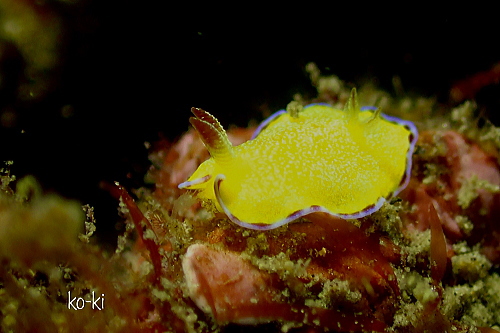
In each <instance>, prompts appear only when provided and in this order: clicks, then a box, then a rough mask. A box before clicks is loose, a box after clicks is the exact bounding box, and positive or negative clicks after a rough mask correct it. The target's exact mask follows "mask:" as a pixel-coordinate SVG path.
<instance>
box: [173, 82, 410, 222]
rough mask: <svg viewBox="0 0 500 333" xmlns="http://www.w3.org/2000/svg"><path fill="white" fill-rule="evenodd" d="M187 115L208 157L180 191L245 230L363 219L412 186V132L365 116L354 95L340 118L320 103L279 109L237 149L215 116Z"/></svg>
mask: <svg viewBox="0 0 500 333" xmlns="http://www.w3.org/2000/svg"><path fill="white" fill-rule="evenodd" d="M371 109H373V108H371ZM192 112H193V113H194V115H195V116H196V117H192V118H191V119H190V122H191V124H192V125H193V127H194V128H195V129H196V130H197V131H198V132H199V134H200V136H201V138H202V140H203V142H204V144H205V146H206V147H207V149H208V151H209V152H210V155H211V158H210V159H209V160H207V161H205V162H203V163H202V164H201V165H200V166H199V167H198V169H197V170H196V171H195V172H194V174H193V175H192V176H191V177H190V178H189V179H188V181H186V182H184V183H182V184H180V185H179V188H187V189H193V190H197V191H198V192H197V195H198V197H200V198H202V199H208V200H212V201H213V202H215V204H216V207H217V209H219V210H220V211H223V212H225V213H226V214H227V216H228V217H229V218H230V219H231V220H232V221H233V222H235V223H237V224H239V225H241V226H244V227H247V228H252V229H273V228H276V227H279V226H281V225H283V224H285V223H288V222H290V221H292V220H295V219H297V218H299V217H302V216H305V215H307V214H310V213H313V212H326V213H329V214H331V215H334V216H338V217H341V218H346V219H351V218H360V217H363V216H366V215H369V214H371V213H373V212H374V211H376V210H378V209H379V208H380V207H381V206H382V204H383V203H384V201H385V200H386V199H387V198H390V197H391V196H393V195H396V194H397V193H399V192H400V191H401V190H402V189H403V188H404V187H406V185H407V184H408V181H409V174H410V169H411V157H412V154H413V150H414V147H415V142H416V140H417V135H418V134H417V129H416V127H415V126H414V125H413V123H411V122H409V121H404V120H400V119H398V118H394V117H389V116H386V115H382V114H380V113H379V112H378V110H376V111H375V112H374V111H370V110H366V111H362V110H361V109H360V108H359V107H358V105H357V101H356V90H355V89H353V91H352V93H351V97H350V99H349V101H348V103H347V105H346V107H345V109H344V110H343V111H342V110H337V109H334V108H332V107H330V106H327V105H321V104H312V105H309V106H306V107H304V109H303V110H302V111H301V112H299V113H298V114H288V113H286V112H285V111H283V110H282V111H279V112H277V113H276V114H274V115H273V116H271V117H270V118H269V119H268V120H266V121H264V122H263V124H261V126H259V128H258V129H257V132H256V136H255V138H253V139H252V140H250V141H247V142H245V143H243V144H241V145H239V146H235V147H233V146H232V145H231V143H230V142H229V140H228V138H227V135H226V132H225V131H224V129H223V128H222V126H221V125H220V124H219V122H218V121H217V120H216V119H215V117H213V116H212V115H210V114H209V113H208V112H206V111H203V110H201V109H196V108H193V109H192Z"/></svg>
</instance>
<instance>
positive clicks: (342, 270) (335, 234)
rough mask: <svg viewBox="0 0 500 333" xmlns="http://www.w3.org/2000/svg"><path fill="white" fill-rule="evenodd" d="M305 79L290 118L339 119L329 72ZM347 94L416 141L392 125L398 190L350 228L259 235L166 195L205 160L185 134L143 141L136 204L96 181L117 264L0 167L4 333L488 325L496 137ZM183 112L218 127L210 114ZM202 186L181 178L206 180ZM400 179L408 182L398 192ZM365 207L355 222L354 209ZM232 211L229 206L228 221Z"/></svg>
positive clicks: (312, 224) (337, 84) (343, 94)
mask: <svg viewBox="0 0 500 333" xmlns="http://www.w3.org/2000/svg"><path fill="white" fill-rule="evenodd" d="M308 70H309V71H310V73H311V78H312V81H313V84H314V85H315V86H316V87H317V88H318V97H317V99H314V100H307V101H306V100H304V99H303V98H302V97H301V96H297V97H296V100H295V101H294V105H295V106H294V107H293V108H290V109H296V110H298V113H297V115H298V117H301V112H306V111H307V107H306V108H304V109H302V111H300V109H301V108H300V107H298V106H306V105H309V104H311V103H328V104H329V105H332V107H333V108H334V109H336V110H341V109H342V108H343V107H344V106H345V105H346V103H347V101H348V100H349V96H350V89H347V88H346V87H345V85H344V83H343V82H342V81H340V80H338V79H337V78H335V77H332V76H330V77H323V76H321V75H320V74H319V72H318V71H317V69H316V68H315V67H314V65H309V66H308ZM359 99H360V104H362V105H363V104H367V105H370V104H373V101H374V100H380V101H381V102H380V104H377V106H381V107H382V110H383V112H384V113H387V114H392V115H394V116H397V117H400V118H402V119H407V118H412V119H411V120H412V122H414V123H415V124H416V127H418V129H419V138H418V142H416V144H415V150H414V151H412V149H410V147H411V144H412V143H411V142H412V141H411V139H412V138H415V139H416V132H412V133H415V134H414V135H413V136H412V134H411V133H410V132H411V131H408V127H406V128H405V127H404V126H403V129H404V130H406V133H405V138H406V143H405V144H406V146H405V147H402V151H403V153H402V154H403V159H402V164H403V165H404V166H403V167H402V168H399V169H402V170H403V171H401V170H400V171H399V174H398V180H397V181H396V182H395V185H394V186H392V187H391V188H390V189H389V190H388V191H387V192H384V193H383V195H382V197H383V198H386V200H385V201H384V202H383V203H382V204H381V205H380V207H377V208H378V210H372V211H370V212H369V214H364V215H362V216H356V217H357V218H353V217H354V216H350V217H351V218H350V219H348V220H346V219H342V218H339V216H336V215H335V214H330V213H329V212H325V211H316V212H314V213H313V212H310V213H311V214H303V215H301V216H296V218H295V219H293V221H292V220H290V221H287V222H290V223H287V224H283V223H282V225H281V226H279V227H276V228H274V229H272V230H256V229H258V228H253V229H249V228H245V227H242V226H240V225H237V224H235V223H232V222H231V220H230V218H228V216H227V215H226V214H225V210H224V209H223V207H222V206H223V205H221V204H220V201H218V199H217V198H216V193H215V192H216V191H217V190H214V193H213V194H214V197H213V198H211V197H208V199H212V200H207V197H203V196H202V197H203V199H204V200H199V198H198V197H197V192H195V191H193V190H186V189H179V188H177V185H178V184H179V183H181V182H184V181H185V180H186V179H187V178H188V177H189V176H190V175H192V174H193V173H194V172H195V170H196V169H197V168H198V166H199V165H200V164H201V163H202V162H204V161H205V160H206V159H208V158H209V157H210V156H209V155H208V152H207V150H206V149H205V148H204V146H203V144H202V142H201V141H200V140H199V139H198V137H197V134H196V132H195V131H194V130H192V129H191V130H189V131H188V132H187V133H186V134H185V135H184V136H183V137H182V138H180V140H179V141H178V142H177V143H175V144H170V143H166V142H159V143H158V144H157V145H156V148H155V150H154V152H153V153H152V155H151V160H152V162H153V164H154V167H152V168H151V171H150V173H149V174H148V179H149V180H150V181H152V182H154V184H155V188H154V190H152V191H151V190H148V189H146V188H143V189H140V190H138V191H136V192H135V193H136V195H137V197H138V198H139V200H137V201H135V200H134V199H133V198H132V197H131V195H130V194H129V193H128V192H127V191H126V189H124V188H123V187H121V186H120V185H119V184H114V185H107V188H108V190H109V191H110V192H111V193H112V194H113V195H114V196H115V197H116V198H117V199H119V200H120V212H121V213H122V214H123V216H124V217H125V218H126V219H127V225H128V228H127V232H126V233H125V234H124V235H123V236H121V237H120V239H119V241H118V249H117V251H116V253H114V254H109V253H105V252H104V250H103V249H102V248H101V247H100V246H99V245H97V244H95V243H94V241H93V237H92V233H93V230H94V226H95V223H94V222H95V219H97V220H98V216H96V217H95V219H94V216H93V214H92V210H91V208H90V207H88V206H85V211H84V210H82V209H81V207H80V206H79V205H78V204H76V203H74V202H71V201H67V200H64V199H62V198H60V197H57V196H53V195H46V194H43V192H42V191H41V190H39V189H38V188H37V185H36V182H34V181H33V180H29V179H26V180H22V181H19V182H17V185H18V186H17V188H18V189H17V190H16V191H14V190H12V189H11V185H12V184H13V179H12V177H11V176H10V175H9V174H8V173H6V172H5V171H4V176H3V178H2V184H3V185H2V192H1V197H0V256H1V260H2V264H3V265H2V268H1V274H0V310H1V313H2V318H1V320H2V321H1V330H2V331H5V332H9V331H30V330H32V331H33V330H35V329H36V330H37V331H44V329H45V331H47V332H52V331H60V332H73V331H81V332H87V331H96V330H100V331H110V332H122V331H123V332H131V331H141V332H165V331H166V332H256V331H260V332H262V331H265V332H285V331H290V332H308V333H312V332H325V331H330V332H426V331H428V332H497V331H499V330H500V311H499V309H500V296H499V292H498V291H499V290H500V276H499V275H498V265H499V264H500V252H499V251H498V249H499V248H500V230H499V229H500V226H498V224H497V223H495V221H497V219H498V217H499V216H500V193H499V191H498V188H499V186H500V171H499V166H498V156H499V154H498V149H499V145H498V142H500V140H499V139H498V135H495V133H498V131H496V128H494V127H492V126H490V125H488V126H487V127H485V128H484V129H477V128H470V127H468V126H466V125H464V124H467V123H470V122H468V120H466V119H464V117H466V116H465V115H466V113H464V112H462V113H460V116H457V114H458V113H457V112H453V113H452V114H455V116H454V117H449V116H446V115H445V116H442V117H439V121H436V122H434V123H433V122H432V120H431V121H428V120H427V119H426V121H423V120H422V119H418V118H417V115H418V114H422V112H419V111H420V108H421V106H422V105H425V109H426V110H428V109H429V105H432V103H430V102H429V103H427V102H426V101H425V100H419V101H416V100H408V99H405V100H403V101H401V102H398V101H395V100H393V99H391V98H389V97H388V96H387V94H385V93H383V92H379V91H376V90H374V89H373V88H371V87H361V88H360V90H359ZM370 102H371V103H370ZM467 105H468V106H466V107H473V105H472V104H470V103H469V104H467ZM322 108H323V106H322ZM324 108H326V107H324ZM461 108H464V106H462V107H461ZM462 111H463V110H462ZM436 112H437V113H438V112H439V111H436ZM197 113H198V114H197ZM366 114H367V115H368V117H370V116H373V115H374V113H373V112H371V111H367V113H366ZM195 115H196V117H197V118H196V119H200V121H205V122H208V123H209V124H211V125H212V126H220V125H217V124H218V123H217V124H215V122H213V121H212V120H211V119H212V118H207V117H209V116H208V115H207V114H202V113H199V111H195ZM297 115H296V116H297ZM426 118H430V117H426ZM435 118H436V119H438V116H435ZM391 119H394V118H391ZM200 121H199V120H195V122H200ZM291 121H293V119H292V120H291ZM443 124H444V125H443ZM198 125H199V124H198ZM205 125H206V124H204V125H203V126H205ZM266 125H267V126H269V127H271V126H274V125H273V122H270V123H268V124H266ZM275 125H277V124H275ZM199 127H200V126H198V128H197V129H198V130H200V128H199ZM254 131H255V128H249V129H241V128H232V129H230V130H228V132H227V140H228V142H229V141H230V142H232V145H234V146H236V145H237V144H241V143H242V142H245V141H247V140H249V139H251V138H252V133H253V132H254ZM259 131H261V134H264V133H265V131H266V129H261V128H259ZM224 140H226V139H224ZM255 140H258V136H257V138H255V139H254V140H253V141H255ZM205 141H206V138H205ZM205 143H207V142H205ZM254 144H255V143H254ZM388 145H390V144H388ZM209 149H213V147H212V148H210V143H209ZM234 149H237V147H234ZM408 151H412V153H411V154H409V155H407V152H408ZM211 153H213V151H211ZM218 153H219V152H215V155H217V154H218ZM399 155H400V154H399ZM399 155H398V156H399ZM410 155H411V160H412V168H411V170H410V169H409V168H408V169H407V166H406V165H407V162H408V161H407V157H410ZM217 156H219V155H217ZM212 157H214V156H213V155H212ZM399 157H400V156H399ZM317 159H321V157H320V156H316V155H315V156H312V157H311V161H308V162H311V163H314V161H315V160H317ZM325 161H326V159H325ZM325 161H318V162H322V163H323V162H325ZM209 163H212V162H209ZM400 164H401V163H400ZM294 167H298V166H294ZM294 170H295V169H294ZM405 174H406V175H407V176H406V177H405V176H404V175H405ZM199 176H200V177H198V176H196V177H194V178H193V179H190V182H192V181H193V180H194V179H196V178H202V179H203V177H205V175H204V174H200V175H199ZM216 176H217V173H215V174H213V175H212V177H214V178H216ZM226 179H229V177H226ZM299 181H300V179H298V178H294V182H299ZM224 182H225V180H224V181H222V182H221V184H220V192H221V195H222V196H224V195H226V194H222V193H223V192H224V188H223V186H224V185H223V184H224ZM401 184H407V187H406V188H405V189H404V190H403V189H402V190H401V191H399V190H398V187H399V186H400V185H401ZM191 185H194V183H190V184H189V186H186V187H191ZM192 187H193V188H194V187H195V186H192ZM391 192H394V194H393V195H392V196H391V195H390V193H391ZM214 198H215V200H214ZM267 198H268V195H267V194H266V196H261V197H259V198H258V199H259V200H262V199H265V200H264V203H265V201H266V200H268V199H267ZM377 198H378V197H377ZM377 198H375V199H371V200H370V202H371V204H375V203H376V202H377V200H378V199H377ZM227 202H228V199H227V198H226V197H224V198H223V199H222V203H223V204H226V205H227V207H232V206H231V204H229V203H227ZM249 204H250V203H249ZM311 205H314V203H312V204H311V203H307V205H306V207H308V206H311ZM362 206H363V207H360V208H357V209H356V212H358V211H364V208H365V206H366V205H365V204H363V205H362ZM303 208H304V207H302V208H299V210H300V209H303ZM294 209H295V208H294ZM294 209H292V212H291V213H293V212H294ZM295 210H296V209H295ZM237 212H238V210H235V211H234V212H233V211H232V210H231V213H233V214H234V216H236V217H238V218H239V216H238V213H237ZM356 212H349V213H348V214H350V213H356ZM85 213H86V214H85ZM289 213H290V212H289ZM289 213H285V215H286V214H289ZM85 215H86V216H85ZM229 217H231V216H229ZM280 219H281V217H280ZM242 220H243V219H242ZM273 221H274V220H273ZM273 221H271V222H273ZM247 222H254V221H249V220H247ZM255 222H258V221H255ZM260 222H263V221H260ZM99 223H102V222H101V221H99ZM20 226H23V227H20ZM84 226H85V228H84ZM243 226H246V225H245V224H243ZM97 227H98V225H97ZM261 229H262V228H261ZM264 229H266V228H264ZM267 229H269V228H267ZM31 230H36V234H34V233H32V232H31ZM134 233H135V235H136V236H134V235H133V234H134ZM68 292H70V293H71V295H75V296H77V297H82V298H84V299H85V300H89V297H92V295H93V294H92V293H93V292H94V293H96V294H98V295H101V294H102V295H105V302H104V304H105V306H104V309H101V310H96V309H91V308H85V309H81V310H74V309H70V308H68V299H69V297H68Z"/></svg>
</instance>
